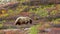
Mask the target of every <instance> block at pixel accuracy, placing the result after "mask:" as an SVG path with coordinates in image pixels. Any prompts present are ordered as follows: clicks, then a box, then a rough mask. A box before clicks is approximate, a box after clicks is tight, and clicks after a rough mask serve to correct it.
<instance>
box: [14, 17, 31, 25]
mask: <svg viewBox="0 0 60 34" xmlns="http://www.w3.org/2000/svg"><path fill="white" fill-rule="evenodd" d="M28 23H30V24H32V19H31V18H29V17H18V18H17V19H16V21H15V25H21V24H28Z"/></svg>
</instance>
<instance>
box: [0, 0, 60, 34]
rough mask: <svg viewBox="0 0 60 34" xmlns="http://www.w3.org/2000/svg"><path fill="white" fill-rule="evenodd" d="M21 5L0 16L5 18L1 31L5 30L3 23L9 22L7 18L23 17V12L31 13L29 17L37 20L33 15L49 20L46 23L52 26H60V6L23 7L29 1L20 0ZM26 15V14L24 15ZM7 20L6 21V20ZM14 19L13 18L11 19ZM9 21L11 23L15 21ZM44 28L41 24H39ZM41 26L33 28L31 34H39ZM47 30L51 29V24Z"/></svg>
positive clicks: (0, 22) (0, 23)
mask: <svg viewBox="0 0 60 34" xmlns="http://www.w3.org/2000/svg"><path fill="white" fill-rule="evenodd" d="M18 1H19V5H18V6H17V7H14V8H12V9H7V13H5V14H0V18H2V19H3V18H4V19H3V20H2V19H0V20H1V21H0V29H2V28H3V23H5V22H7V21H8V20H7V18H10V17H12V16H15V17H17V15H21V13H22V12H26V13H31V14H29V15H28V16H30V17H31V16H32V18H37V17H34V16H33V15H37V16H38V17H40V18H44V19H46V20H47V22H46V23H48V21H49V22H52V24H60V8H59V7H60V4H48V5H42V4H39V5H38V6H32V5H31V6H29V5H23V3H26V2H29V1H28V0H26V1H25V0H18ZM24 15H25V14H24ZM5 19H6V20H5ZM10 19H12V18H10ZM14 20H15V19H14V18H13V20H9V22H11V21H14ZM38 25H40V26H42V25H41V24H38ZM40 26H32V27H31V30H29V31H30V34H37V32H38V30H37V28H38V27H40ZM45 27H46V28H48V27H50V24H46V26H45ZM6 28H12V27H6Z"/></svg>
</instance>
